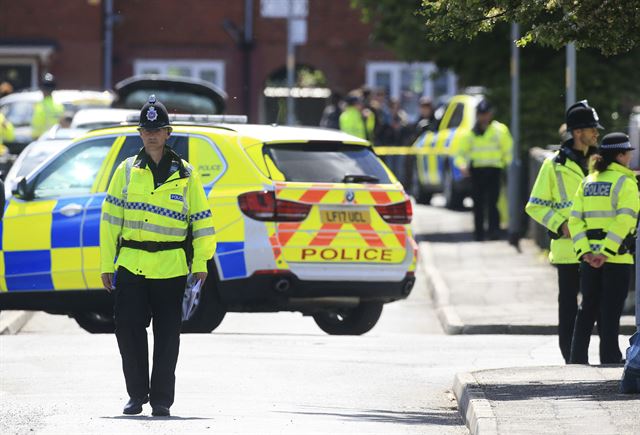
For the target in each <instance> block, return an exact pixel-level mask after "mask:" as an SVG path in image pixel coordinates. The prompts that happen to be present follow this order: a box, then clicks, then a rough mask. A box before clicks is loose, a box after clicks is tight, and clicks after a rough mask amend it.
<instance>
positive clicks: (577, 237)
mask: <svg viewBox="0 0 640 435" xmlns="http://www.w3.org/2000/svg"><path fill="white" fill-rule="evenodd" d="M586 238H587V233H585V232H584V231H583V232H581V233H578V234H576V235H575V236H573V237H572V238H571V240H573V243H576V242H578V241H579V240H582V239H586Z"/></svg>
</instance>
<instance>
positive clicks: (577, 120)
mask: <svg viewBox="0 0 640 435" xmlns="http://www.w3.org/2000/svg"><path fill="white" fill-rule="evenodd" d="M566 118H567V130H575V129H576V128H599V129H604V127H603V126H601V125H600V118H598V113H597V112H596V109H594V108H593V107H591V106H589V102H588V101H587V100H582V101H578V102H577V103H575V104H574V105H572V106H571V107H569V108H568V109H567V116H566Z"/></svg>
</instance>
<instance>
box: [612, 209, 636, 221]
mask: <svg viewBox="0 0 640 435" xmlns="http://www.w3.org/2000/svg"><path fill="white" fill-rule="evenodd" d="M616 214H617V215H620V214H626V215H629V216H631V217H632V218H634V219H638V214H637V213H636V212H635V211H633V210H632V209H630V208H621V209H618V210H616Z"/></svg>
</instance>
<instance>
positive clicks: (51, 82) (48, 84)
mask: <svg viewBox="0 0 640 435" xmlns="http://www.w3.org/2000/svg"><path fill="white" fill-rule="evenodd" d="M40 87H41V88H43V89H55V88H56V87H57V85H56V78H55V77H54V76H53V74H51V73H46V74H45V75H43V76H42V80H40Z"/></svg>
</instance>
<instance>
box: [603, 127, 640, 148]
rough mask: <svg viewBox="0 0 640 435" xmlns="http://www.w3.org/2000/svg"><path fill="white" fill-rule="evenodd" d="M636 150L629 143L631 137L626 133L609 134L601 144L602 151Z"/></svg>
mask: <svg viewBox="0 0 640 435" xmlns="http://www.w3.org/2000/svg"><path fill="white" fill-rule="evenodd" d="M632 149H634V147H632V146H631V143H630V142H629V136H627V135H626V134H624V133H619V132H615V133H609V134H607V135H605V136H604V137H603V138H602V143H601V144H600V150H601V151H605V150H616V151H629V150H632Z"/></svg>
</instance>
